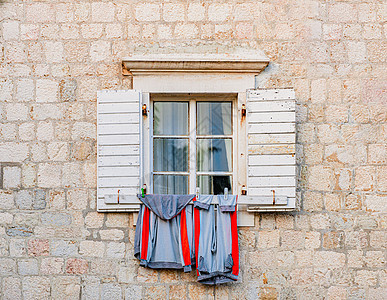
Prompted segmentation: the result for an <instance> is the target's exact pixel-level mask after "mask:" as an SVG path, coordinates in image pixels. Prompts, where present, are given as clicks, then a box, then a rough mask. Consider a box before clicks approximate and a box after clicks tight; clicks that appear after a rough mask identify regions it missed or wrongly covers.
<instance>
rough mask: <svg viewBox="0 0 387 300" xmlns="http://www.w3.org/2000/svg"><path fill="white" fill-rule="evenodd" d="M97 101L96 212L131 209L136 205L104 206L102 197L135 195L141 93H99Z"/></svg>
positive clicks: (138, 163) (138, 186) (138, 153)
mask: <svg viewBox="0 0 387 300" xmlns="http://www.w3.org/2000/svg"><path fill="white" fill-rule="evenodd" d="M97 98H98V103H97V157H98V159H97V197H98V199H97V210H98V211H117V210H119V211H121V210H126V211H128V210H133V209H134V208H138V205H137V206H135V207H133V205H126V206H125V207H123V206H122V204H120V205H118V204H112V203H109V204H107V203H106V202H105V196H106V195H108V194H117V195H118V194H121V195H124V194H126V195H135V194H136V193H138V192H139V189H140V123H141V118H140V105H141V104H140V103H141V94H140V92H138V91H134V90H126V91H99V92H98V94H97Z"/></svg>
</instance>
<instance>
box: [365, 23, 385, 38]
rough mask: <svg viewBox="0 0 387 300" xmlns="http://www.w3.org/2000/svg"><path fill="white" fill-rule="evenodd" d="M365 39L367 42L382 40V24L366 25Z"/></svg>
mask: <svg viewBox="0 0 387 300" xmlns="http://www.w3.org/2000/svg"><path fill="white" fill-rule="evenodd" d="M363 37H364V38H365V39H366V40H373V39H381V38H382V26H381V25H380V24H364V27H363Z"/></svg>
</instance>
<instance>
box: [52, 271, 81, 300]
mask: <svg viewBox="0 0 387 300" xmlns="http://www.w3.org/2000/svg"><path fill="white" fill-rule="evenodd" d="M52 286H53V287H52V296H53V298H54V299H77V298H78V297H79V295H80V294H81V285H80V277H77V276H59V277H54V279H53V284H52Z"/></svg>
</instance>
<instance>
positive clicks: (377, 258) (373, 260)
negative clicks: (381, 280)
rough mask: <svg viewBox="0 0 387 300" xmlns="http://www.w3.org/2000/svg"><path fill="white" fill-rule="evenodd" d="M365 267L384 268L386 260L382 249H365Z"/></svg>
mask: <svg viewBox="0 0 387 300" xmlns="http://www.w3.org/2000/svg"><path fill="white" fill-rule="evenodd" d="M364 262H365V265H366V267H368V268H370V269H375V268H385V266H386V260H385V258H384V253H383V252H382V251H367V252H366V255H365V257H364Z"/></svg>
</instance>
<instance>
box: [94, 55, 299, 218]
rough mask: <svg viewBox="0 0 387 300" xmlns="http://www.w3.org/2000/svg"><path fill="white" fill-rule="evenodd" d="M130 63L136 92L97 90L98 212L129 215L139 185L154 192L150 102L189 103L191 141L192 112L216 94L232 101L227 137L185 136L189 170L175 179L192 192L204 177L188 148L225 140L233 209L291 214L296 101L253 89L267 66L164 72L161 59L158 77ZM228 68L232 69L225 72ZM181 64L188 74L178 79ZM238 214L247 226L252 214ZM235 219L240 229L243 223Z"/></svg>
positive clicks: (280, 92) (283, 92) (289, 94)
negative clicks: (235, 203)
mask: <svg viewBox="0 0 387 300" xmlns="http://www.w3.org/2000/svg"><path fill="white" fill-rule="evenodd" d="M131 62H132V63H133V66H134V67H133V68H130V66H127V69H128V70H130V72H131V74H132V75H133V87H134V88H135V90H127V91H100V92H98V126H97V127H98V130H97V131H98V138H97V140H98V211H105V212H107V211H136V210H138V203H139V202H138V199H137V197H136V194H138V193H140V189H141V187H143V185H144V184H145V185H146V188H147V192H148V193H149V192H154V189H155V187H154V174H156V173H157V171H156V170H155V169H154V165H153V163H154V159H155V158H154V150H155V149H154V148H153V146H154V145H153V144H154V141H153V140H152V138H153V137H154V136H153V126H154V124H153V117H154V114H153V113H154V103H155V102H157V101H160V97H161V98H162V100H163V101H165V100H166V99H167V100H168V101H170V102H171V103H173V101H176V99H179V101H183V102H184V101H185V102H187V103H188V106H189V109H188V111H189V113H188V114H190V115H189V116H188V119H189V126H191V127H190V128H189V135H191V134H192V129H194V128H195V130H196V127H195V126H196V125H195V122H194V121H193V120H192V119H193V118H196V117H198V118H200V116H199V115H198V114H196V113H195V114H194V112H192V110H191V109H195V111H196V110H197V109H198V108H197V107H196V106H197V105H198V104H197V103H199V102H200V101H202V102H203V101H204V102H206V103H211V101H219V99H218V100H216V99H215V100H214V98H217V97H218V98H219V97H220V98H221V97H222V95H223V96H224V95H226V98H227V97H229V98H227V99H228V100H227V101H231V102H232V105H231V107H232V126H233V127H232V128H233V133H232V135H230V136H221V137H218V136H215V137H213V136H212V137H211V136H210V137H206V136H202V137H197V136H196V133H194V137H195V138H194V139H193V138H192V136H189V137H188V139H189V140H190V142H189V143H188V144H190V146H188V156H189V160H191V162H190V163H189V170H187V174H185V173H184V172H183V173H184V174H183V173H181V174H178V175H187V176H188V177H189V180H188V184H187V192H188V193H195V189H196V186H198V185H199V180H200V179H199V177H200V176H199V175H203V176H204V175H206V174H204V173H203V174H199V173H200V172H199V171H201V170H199V167H198V163H197V161H195V160H194V161H193V162H192V154H193V153H191V152H195V151H196V150H197V148H196V145H195V147H193V146H192V145H191V144H192V143H193V144H196V143H199V142H198V139H199V138H202V139H206V138H207V139H209V138H214V139H217V138H223V139H227V138H232V143H231V144H232V147H231V148H232V158H231V160H232V168H231V171H230V170H228V171H230V172H229V173H227V174H223V175H230V176H231V177H230V178H231V179H230V180H231V182H232V184H231V186H230V187H231V190H230V191H229V192H230V193H233V194H237V195H238V196H239V198H238V202H239V204H240V205H239V208H240V210H241V211H246V210H247V211H248V212H254V211H286V210H293V209H295V206H296V205H295V203H296V201H295V189H296V186H295V184H296V166H295V95H294V91H293V90H292V89H253V88H254V82H255V80H254V75H256V74H257V73H259V71H260V70H262V68H263V67H264V66H265V65H266V64H267V62H266V64H263V63H262V61H260V62H259V64H260V65H259V64H258V62H257V63H256V64H255V67H257V66H258V65H259V66H260V67H257V68H256V69H258V71H257V70H253V66H252V65H251V64H253V63H252V62H251V61H249V63H250V65H244V66H242V64H238V62H239V61H233V60H232V61H230V60H227V61H223V62H220V63H223V66H222V67H221V68H219V62H218V63H217V64H213V65H211V64H210V65H208V64H206V63H205V62H200V63H199V64H198V65H197V66H196V65H195V62H193V65H192V64H191V65H190V63H192V61H189V63H187V62H186V63H185V64H184V62H183V63H182V64H181V65H180V64H171V65H169V69H168V65H165V63H166V61H165V60H162V64H161V63H160V68H159V70H160V71H158V69H157V63H156V64H155V62H154V61H152V62H151V64H150V65H152V68H151V67H149V68H148V69H147V67H146V63H145V62H144V61H143V60H141V61H140V62H139V61H135V60H128V64H129V65H130V63H131ZM207 62H208V61H207ZM144 63H145V66H144ZM227 63H230V64H231V63H232V64H233V66H232V67H230V68H227V66H229V65H228V64H227ZM139 64H140V65H139ZM263 65H264V66H263ZM187 66H189V68H191V70H190V71H189V72H187V73H185V72H186V71H187V70H185V69H184V68H186V67H187ZM203 66H204V69H205V67H206V66H207V71H203V70H197V69H200V68H203ZM243 67H245V68H246V70H245V71H244V70H243ZM181 68H182V69H181ZM211 68H212V69H211ZM222 68H223V69H222ZM198 73H200V74H198ZM198 75H199V76H198ZM209 82H210V83H211V84H209ZM227 95H229V96H227ZM168 97H169V98H170V99H169V98H168ZM206 97H207V98H206ZM229 99H233V100H229ZM220 101H221V100H220ZM193 114H194V115H193ZM157 138H162V136H157ZM179 138H185V137H184V136H182V137H181V136H179ZM202 142H203V141H202V140H201V141H200V143H202ZM183 171H185V170H183ZM210 171H211V170H210ZM156 175H167V174H156ZM175 175H176V174H175ZM210 175H211V174H210ZM212 175H214V174H212ZM215 175H219V174H215ZM220 175H222V174H220ZM207 179H208V178H207ZM207 179H206V180H207ZM161 182H162V181H161ZM161 190H162V189H161ZM159 191H160V184H159ZM207 192H208V191H207ZM244 215H245V216H246V215H249V216H250V217H249V220H250V221H248V222H246V224H247V223H249V224H247V225H251V224H250V223H251V221H252V220H253V219H254V215H253V214H251V213H246V212H245V213H244ZM244 218H247V217H244ZM240 220H242V221H241V223H243V218H240Z"/></svg>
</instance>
